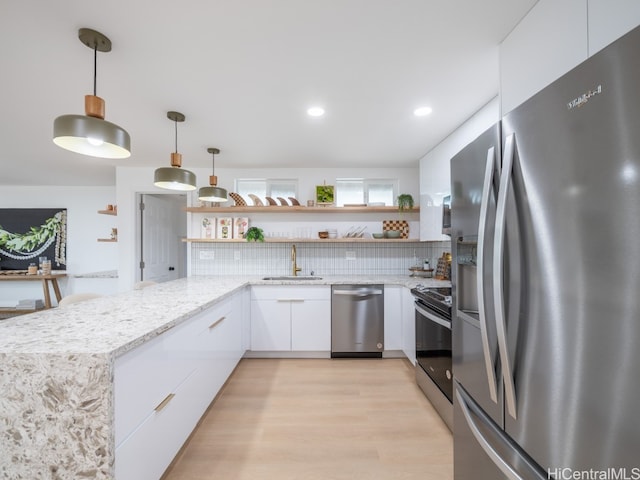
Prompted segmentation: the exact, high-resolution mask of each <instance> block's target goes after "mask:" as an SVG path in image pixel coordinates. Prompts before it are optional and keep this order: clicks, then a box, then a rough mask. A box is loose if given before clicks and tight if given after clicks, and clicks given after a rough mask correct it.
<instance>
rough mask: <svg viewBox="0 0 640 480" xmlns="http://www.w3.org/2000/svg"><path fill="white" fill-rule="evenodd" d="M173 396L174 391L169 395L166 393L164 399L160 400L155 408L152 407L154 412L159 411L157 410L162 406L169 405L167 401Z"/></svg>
mask: <svg viewBox="0 0 640 480" xmlns="http://www.w3.org/2000/svg"><path fill="white" fill-rule="evenodd" d="M175 396H176V394H175V393H170V394H169V395H167V396H166V397H165V399H164V400H162V401H161V402H160V403H159V404H158V406H157V407H156V408H154V410H155V411H156V412H159V411H160V410H162V409H163V408H164V407H166V406H167V405H169V402H170V401H171V400H173V397H175Z"/></svg>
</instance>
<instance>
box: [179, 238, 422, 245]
mask: <svg viewBox="0 0 640 480" xmlns="http://www.w3.org/2000/svg"><path fill="white" fill-rule="evenodd" d="M182 241H183V242H190V243H247V244H254V243H258V244H259V243H403V242H419V241H420V239H419V238H380V239H376V238H279V237H278V238H265V239H264V242H247V241H246V240H244V239H234V240H217V239H214V238H183V239H182Z"/></svg>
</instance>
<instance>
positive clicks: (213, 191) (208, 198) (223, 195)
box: [198, 148, 229, 202]
mask: <svg viewBox="0 0 640 480" xmlns="http://www.w3.org/2000/svg"><path fill="white" fill-rule="evenodd" d="M207 152H209V153H210V154H211V158H212V160H211V175H210V176H209V186H208V187H202V188H200V190H198V200H202V201H205V202H226V201H227V200H228V198H229V197H228V195H227V191H226V190H225V189H224V188H221V187H218V186H217V185H218V177H216V176H215V156H216V154H218V153H220V150H218V149H217V148H207Z"/></svg>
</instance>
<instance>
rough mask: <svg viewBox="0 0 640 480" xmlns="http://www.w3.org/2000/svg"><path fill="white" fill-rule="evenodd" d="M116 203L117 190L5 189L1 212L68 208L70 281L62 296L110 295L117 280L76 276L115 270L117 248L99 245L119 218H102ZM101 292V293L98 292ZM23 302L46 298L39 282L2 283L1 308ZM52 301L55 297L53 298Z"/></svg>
mask: <svg viewBox="0 0 640 480" xmlns="http://www.w3.org/2000/svg"><path fill="white" fill-rule="evenodd" d="M114 203H116V202H115V187H51V186H41V187H19V186H4V185H3V186H2V188H1V189H0V208H58V207H60V208H66V209H67V272H68V275H69V278H68V279H66V280H64V281H63V282H62V283H61V287H62V288H61V290H62V295H67V294H69V293H75V292H80V291H88V290H89V289H93V291H97V293H104V294H111V293H114V291H115V280H109V279H99V280H98V279H96V280H88V279H81V278H74V277H73V275H78V274H83V273H92V272H99V271H104V270H116V269H117V265H118V244H117V243H100V242H98V241H97V239H98V238H108V237H109V235H110V233H111V228H112V227H116V226H117V225H118V221H119V218H118V217H113V216H109V215H99V214H98V213H97V212H98V210H104V209H105V207H106V205H107V204H114ZM98 290H100V291H98ZM24 298H43V292H42V288H41V286H40V283H38V282H15V283H14V282H3V283H2V288H1V289H0V304H2V305H6V306H12V305H15V303H16V302H17V300H20V299H24ZM52 299H53V294H52Z"/></svg>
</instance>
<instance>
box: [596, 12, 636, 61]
mask: <svg viewBox="0 0 640 480" xmlns="http://www.w3.org/2000/svg"><path fill="white" fill-rule="evenodd" d="M588 4H589V56H591V55H593V54H595V53H597V52H599V51H600V50H602V49H603V48H604V47H606V46H607V45H609V44H610V43H611V42H613V41H614V40H616V39H617V38H620V37H621V36H622V35H624V34H625V33H627V32H628V31H630V30H633V29H634V28H635V27H637V26H638V25H640V2H638V0H589V2H588Z"/></svg>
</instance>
